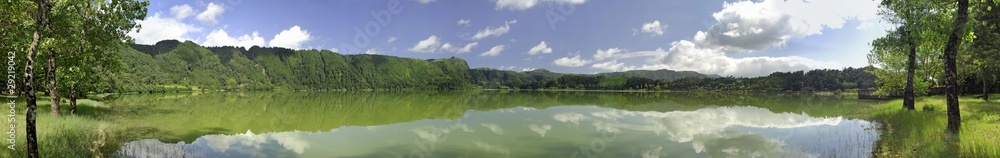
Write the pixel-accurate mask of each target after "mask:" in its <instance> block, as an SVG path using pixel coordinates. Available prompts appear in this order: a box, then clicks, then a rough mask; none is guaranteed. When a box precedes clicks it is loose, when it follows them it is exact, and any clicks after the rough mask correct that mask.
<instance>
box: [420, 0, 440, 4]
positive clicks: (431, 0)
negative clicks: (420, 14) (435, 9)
mask: <svg viewBox="0 0 1000 158" xmlns="http://www.w3.org/2000/svg"><path fill="white" fill-rule="evenodd" d="M434 1H437V0H417V2H420V4H427V3H431V2H434Z"/></svg>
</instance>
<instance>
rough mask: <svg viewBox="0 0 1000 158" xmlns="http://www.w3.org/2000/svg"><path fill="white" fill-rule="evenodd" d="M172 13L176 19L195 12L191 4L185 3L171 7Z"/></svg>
mask: <svg viewBox="0 0 1000 158" xmlns="http://www.w3.org/2000/svg"><path fill="white" fill-rule="evenodd" d="M170 13H171V14H174V18H176V19H184V18H187V17H189V16H191V15H194V13H195V12H194V8H191V6H190V5H187V4H184V5H176V6H173V7H170Z"/></svg>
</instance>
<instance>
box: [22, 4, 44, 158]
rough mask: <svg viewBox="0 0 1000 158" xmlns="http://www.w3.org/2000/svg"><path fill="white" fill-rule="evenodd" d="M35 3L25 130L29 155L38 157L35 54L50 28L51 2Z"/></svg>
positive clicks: (26, 67) (26, 79)
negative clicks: (35, 10) (35, 13)
mask: <svg viewBox="0 0 1000 158" xmlns="http://www.w3.org/2000/svg"><path fill="white" fill-rule="evenodd" d="M35 3H36V4H37V5H38V17H37V18H36V19H35V33H34V35H32V38H31V46H30V47H29V48H30V51H29V52H28V56H26V57H25V58H27V63H26V64H24V91H25V93H27V97H26V99H27V101H26V102H27V106H28V108H27V114H26V115H25V123H24V124H25V125H26V126H28V127H25V132H27V135H28V138H27V144H28V157H30V158H37V157H39V156H38V136H37V134H36V133H37V132H36V129H35V109H36V108H37V103H36V101H37V100H38V98H36V97H35V87H34V84H33V83H32V82H33V79H34V75H33V73H34V70H35V55H36V54H38V47H39V46H38V43H39V41H40V40H41V38H42V33H43V31H44V29H46V28H48V26H47V25H48V23H47V21H48V18H49V15H48V14H49V2H48V0H37V1H35Z"/></svg>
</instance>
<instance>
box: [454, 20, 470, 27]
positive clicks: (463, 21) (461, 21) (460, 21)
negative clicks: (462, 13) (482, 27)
mask: <svg viewBox="0 0 1000 158" xmlns="http://www.w3.org/2000/svg"><path fill="white" fill-rule="evenodd" d="M469 22H471V21H469V20H467V19H459V20H458V22H457V23H458V25H461V26H469Z"/></svg>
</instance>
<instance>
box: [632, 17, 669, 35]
mask: <svg viewBox="0 0 1000 158" xmlns="http://www.w3.org/2000/svg"><path fill="white" fill-rule="evenodd" d="M667 27H668V26H667V25H666V24H660V20H656V21H653V22H648V23H645V24H642V28H639V29H636V30H635V31H637V32H641V33H646V34H650V35H652V36H659V35H663V31H666V30H667Z"/></svg>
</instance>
